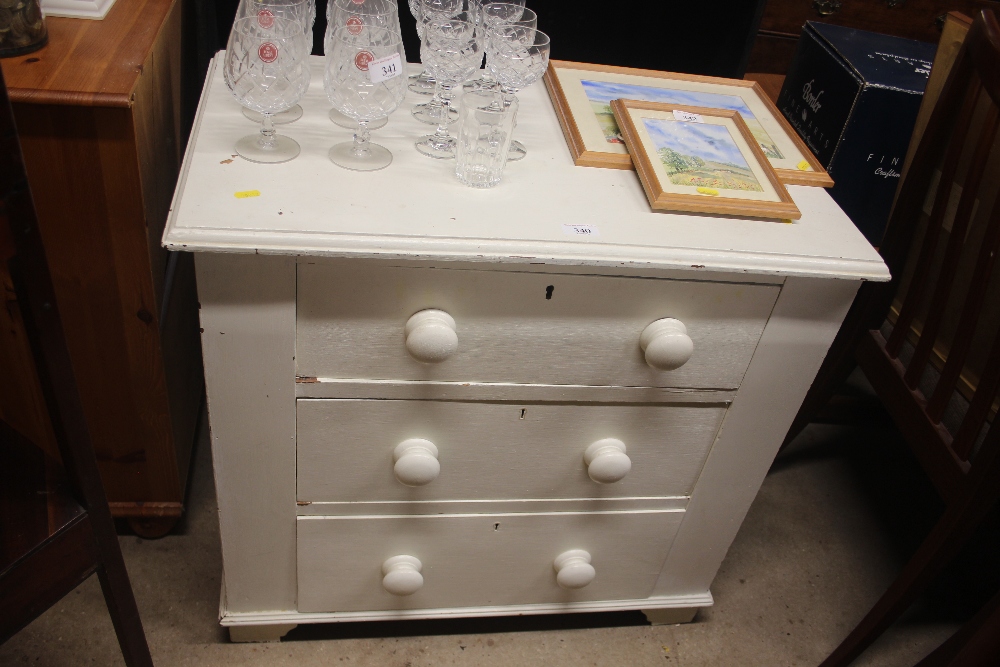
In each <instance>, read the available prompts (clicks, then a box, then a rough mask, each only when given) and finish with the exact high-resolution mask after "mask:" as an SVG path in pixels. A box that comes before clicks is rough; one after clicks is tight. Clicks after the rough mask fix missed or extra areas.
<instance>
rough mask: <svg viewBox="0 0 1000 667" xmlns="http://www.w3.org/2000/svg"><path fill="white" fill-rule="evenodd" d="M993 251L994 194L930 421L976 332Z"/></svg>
mask: <svg viewBox="0 0 1000 667" xmlns="http://www.w3.org/2000/svg"><path fill="white" fill-rule="evenodd" d="M997 252H1000V197H997V198H996V199H995V200H994V202H993V210H992V211H991V213H990V220H989V223H988V225H987V228H986V233H985V235H984V237H983V239H982V242H981V244H980V246H979V253H978V255H979V256H978V257H977V258H976V266H975V269H974V270H973V272H972V278H971V280H970V281H969V291H968V293H967V295H966V297H965V303H964V304H962V314H961V318H960V320H959V323H958V329H957V330H956V332H955V336H954V337H953V338H952V342H951V346H950V348H949V350H948V359H947V361H946V362H945V365H944V369H943V370H942V371H941V378H940V379H939V380H938V383H937V386H935V387H934V393H933V394H932V395H931V399H930V401H929V402H928V404H927V414H928V416H929V417H930V418H931V420H932V421H935V422H939V421H941V418H942V416H943V415H944V412H945V409H946V408H947V407H948V403H949V401H950V400H951V397H952V395H953V394H954V392H955V387H956V385H957V383H958V378H959V375H960V374H961V372H962V369H963V368H965V363H966V360H967V359H968V357H969V352H970V349H971V346H972V341H973V337H974V336H975V334H976V327H977V325H978V324H979V321H980V319H981V315H982V309H983V304H984V302H985V301H986V295H987V294H988V291H989V285H990V278H991V277H992V275H993V268H994V266H995V265H996V258H997ZM980 381H981V380H980ZM984 416H985V415H984ZM956 453H958V452H956ZM960 456H961V455H960ZM966 458H967V455H966Z"/></svg>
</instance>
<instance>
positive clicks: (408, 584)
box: [382, 556, 424, 595]
mask: <svg viewBox="0 0 1000 667" xmlns="http://www.w3.org/2000/svg"><path fill="white" fill-rule="evenodd" d="M423 567H424V565H423V563H421V562H420V559H419V558H414V557H413V556H393V557H392V558H390V559H389V560H387V561H386V562H384V563H382V575H383V576H382V588H384V589H385V590H387V591H389V592H390V593H392V594H393V595H413V594H414V593H416V592H417V591H419V590H420V587H421V586H423V585H424V576H423V575H422V574H420V570H421V569H423Z"/></svg>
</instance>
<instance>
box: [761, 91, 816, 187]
mask: <svg viewBox="0 0 1000 667" xmlns="http://www.w3.org/2000/svg"><path fill="white" fill-rule="evenodd" d="M747 83H749V84H750V87H751V88H753V90H754V92H755V93H757V97H759V98H760V100H761V102H762V103H763V104H764V106H766V107H767V109H768V111H770V112H771V115H773V116H774V119H775V121H777V123H778V125H780V126H781V129H782V130H784V132H785V134H786V135H788V138H789V139H791V141H792V143H793V144H795V147H796V148H798V149H799V152H800V153H802V156H803V157H804V158H805V160H806V162H808V163H809V166H810V167H812V168H813V171H801V170H799V169H778V170H776V171H777V172H778V173H779V175H784V176H785V178H787V179H789V180H786V181H785V183H787V184H788V185H815V186H819V187H824V188H832V187H833V178H831V177H830V174H829V173H827V171H826V169H824V168H823V165H821V164H820V162H819V160H817V159H816V156H815V155H813V152H812V151H811V150H809V147H808V146H806V142H804V141H803V140H802V137H800V136H799V133H798V132H796V131H795V128H793V127H792V125H791V123H789V122H788V119H787V118H785V115H784V114H783V113H781V111H780V110H779V109H778V105H777V104H775V103H774V102H772V101H771V98H770V97H768V96H767V94H766V93H765V92H764V88H763V87H762V86H761V85H760V84H759V83H757V82H756V81H747Z"/></svg>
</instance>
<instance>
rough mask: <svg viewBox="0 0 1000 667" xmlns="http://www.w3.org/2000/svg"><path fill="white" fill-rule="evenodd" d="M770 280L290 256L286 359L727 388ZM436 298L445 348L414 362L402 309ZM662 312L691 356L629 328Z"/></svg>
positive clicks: (400, 374) (361, 369) (335, 372)
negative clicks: (667, 359) (452, 342)
mask: <svg viewBox="0 0 1000 667" xmlns="http://www.w3.org/2000/svg"><path fill="white" fill-rule="evenodd" d="M779 290H780V287H778V286H775V285H756V284H743V283H712V282H699V281H681V280H657V279H644V278H621V277H609V276H578V275H565V274H540V273H516V272H500V271H492V272H491V271H466V270H448V269H410V268H398V267H384V268H378V269H374V268H368V269H365V270H359V269H358V268H357V267H353V268H352V267H351V266H349V265H348V263H346V262H340V263H337V262H322V261H315V262H300V264H299V266H298V317H297V323H296V326H297V335H296V339H297V350H296V364H297V367H298V374H299V375H300V376H306V377H325V378H363V379H398V380H439V381H440V380H443V381H456V382H513V383H519V384H578V385H591V386H595V385H604V386H662V387H696V388H722V389H733V388H736V387H738V386H739V383H740V380H741V379H742V377H743V373H744V371H745V370H746V368H747V365H748V364H749V363H750V357H751V356H752V355H753V351H754V347H755V346H756V344H757V340H758V339H759V338H760V335H761V332H762V331H763V329H764V324H765V323H766V322H767V317H768V315H769V314H770V312H771V307H772V306H773V305H774V301H775V299H776V298H777V296H778V292H779ZM431 308H434V309H441V310H444V311H446V312H447V313H448V314H450V315H451V316H452V317H453V318H454V320H455V325H456V332H457V336H458V348H457V351H456V352H455V353H454V354H452V355H451V356H450V357H448V358H446V359H445V360H444V361H441V362H439V363H433V364H430V363H421V362H419V361H416V360H415V359H414V358H412V357H411V356H410V355H409V354H408V353H407V350H406V345H405V343H406V339H405V337H404V327H405V325H406V322H407V320H408V319H409V318H410V316H411V315H413V314H414V313H416V312H418V311H420V310H424V309H431ZM666 317H672V318H677V319H679V320H681V321H682V322H683V323H684V324H685V325H686V327H687V335H688V336H690V338H691V339H692V341H693V343H694V353H693V355H692V357H691V359H690V360H689V361H688V362H687V363H685V364H684V365H683V366H681V367H680V368H677V369H676V370H672V371H660V370H655V369H653V368H651V367H650V366H649V365H647V364H646V362H645V359H644V357H643V351H642V349H641V348H640V347H639V335H640V334H641V333H642V331H643V329H644V328H645V327H646V326H647V325H648V324H650V323H651V322H653V321H655V320H658V319H660V318H666Z"/></svg>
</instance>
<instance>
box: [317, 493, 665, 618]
mask: <svg viewBox="0 0 1000 667" xmlns="http://www.w3.org/2000/svg"><path fill="white" fill-rule="evenodd" d="M683 515H684V513H683V512H680V511H667V512H637V513H621V512H593V513H564V514H482V515H465V516H456V515H441V516H412V517H399V516H394V517H378V518H372V517H365V518H353V517H350V518H345V517H300V518H299V519H298V577H299V579H298V581H299V597H298V610H299V611H300V612H323V611H362V610H365V611H376V610H382V609H434V608H444V607H470V606H478V607H485V606H495V605H512V604H533V603H544V602H578V601H585V600H622V599H637V598H644V597H648V596H649V594H650V591H651V590H652V587H653V583H654V582H655V580H656V577H657V575H658V573H659V571H660V566H661V565H662V563H663V560H664V558H665V557H666V554H667V550H668V549H669V547H670V543H671V541H672V539H673V536H674V533H676V531H677V527H678V526H679V525H680V522H681V518H682V517H683ZM571 549H583V550H586V551H587V552H588V553H589V554H590V556H591V565H592V566H593V567H594V569H595V570H596V578H595V579H594V580H593V582H592V583H590V584H589V585H587V586H585V587H584V588H580V589H576V590H566V589H563V588H560V587H559V586H558V584H557V583H556V572H555V569H554V567H553V561H554V560H555V558H556V556H558V555H560V554H562V553H564V552H566V551H568V550H571ZM398 555H408V556H414V557H416V558H417V559H419V561H420V563H421V565H422V568H421V574H422V576H423V585H422V586H421V587H420V589H419V590H417V591H416V592H415V593H413V594H412V595H406V596H398V595H392V594H390V593H388V592H387V591H386V590H385V589H384V588H383V586H382V576H383V575H382V564H383V563H384V562H385V561H386V560H387V559H389V558H392V557H393V556H398Z"/></svg>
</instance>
